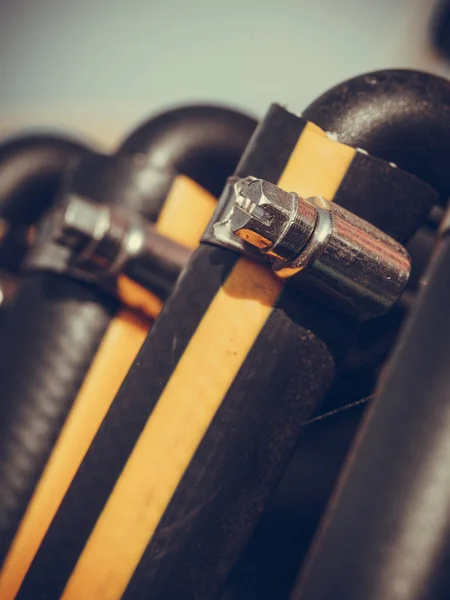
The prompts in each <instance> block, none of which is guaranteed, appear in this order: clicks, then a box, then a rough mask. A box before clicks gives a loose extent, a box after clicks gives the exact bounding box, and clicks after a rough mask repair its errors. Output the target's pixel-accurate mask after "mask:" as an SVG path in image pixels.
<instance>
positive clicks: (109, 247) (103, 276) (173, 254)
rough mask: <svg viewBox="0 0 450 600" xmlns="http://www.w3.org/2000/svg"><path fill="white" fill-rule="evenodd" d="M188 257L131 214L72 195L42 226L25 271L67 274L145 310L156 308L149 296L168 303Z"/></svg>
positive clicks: (183, 249) (46, 218)
mask: <svg viewBox="0 0 450 600" xmlns="http://www.w3.org/2000/svg"><path fill="white" fill-rule="evenodd" d="M190 254H191V252H190V250H188V249H187V248H185V247H184V246H181V245H180V244H177V243H175V242H172V241H171V240H169V239H167V238H166V237H164V236H162V235H160V234H159V233H158V232H157V231H156V229H155V227H154V226H153V225H151V224H150V223H148V222H147V221H146V220H145V219H143V218H142V217H140V216H139V215H137V214H135V213H134V212H132V211H129V210H124V209H122V208H117V207H109V206H105V205H101V204H96V203H93V202H91V201H89V200H87V199H86V198H83V197H81V196H78V195H72V196H70V197H69V199H68V202H67V203H66V205H65V206H64V207H62V208H57V209H54V210H53V211H52V212H50V213H49V214H48V215H47V216H46V217H45V218H44V219H43V221H42V222H41V223H40V225H39V227H38V230H37V233H36V238H35V241H34V244H33V247H32V249H31V251H30V253H29V256H28V258H27V261H26V269H27V270H28V271H31V270H32V271H36V270H46V271H49V270H50V271H54V272H57V273H65V274H67V275H70V276H71V277H75V278H77V279H81V280H83V281H86V282H89V283H93V284H95V285H97V286H98V287H99V288H101V289H102V290H104V291H106V292H108V293H112V294H114V295H115V296H116V297H117V298H118V299H120V300H121V301H122V302H124V303H125V304H127V305H130V304H131V305H132V304H133V303H134V301H133V299H132V297H135V298H136V299H137V300H136V306H132V307H133V308H139V309H140V310H144V311H145V307H146V306H151V307H153V306H154V302H152V301H149V302H146V301H145V297H144V296H145V294H146V295H150V296H151V297H152V298H153V299H154V298H158V299H160V300H163V299H165V298H166V297H167V295H168V294H169V293H170V291H171V290H172V288H173V285H174V283H175V281H176V279H177V277H178V275H179V274H180V271H181V270H182V269H183V268H184V266H185V265H186V264H187V262H188V259H189V256H190ZM130 282H132V284H133V294H130V285H129V283H130ZM124 284H126V285H124ZM136 292H138V293H136ZM143 295H144V296H143ZM149 300H150V299H149ZM152 310H153V309H152ZM152 310H151V311H149V312H152ZM146 312H147V311H146ZM151 316H154V315H151Z"/></svg>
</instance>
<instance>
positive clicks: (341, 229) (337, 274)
mask: <svg viewBox="0 0 450 600" xmlns="http://www.w3.org/2000/svg"><path fill="white" fill-rule="evenodd" d="M230 190H232V191H231V193H230ZM227 193H228V197H227V198H228V201H227V202H226V203H224V206H223V209H222V210H223V212H222V214H223V218H222V219H219V221H218V222H217V223H216V224H215V225H213V226H212V227H210V228H209V230H208V232H207V234H206V236H205V239H206V241H210V242H211V241H212V239H214V240H215V242H214V243H219V244H220V245H223V246H226V247H229V248H233V249H235V250H236V249H239V251H240V252H242V253H244V254H247V255H250V256H253V257H256V258H257V259H259V260H263V261H264V262H267V263H268V264H269V265H270V267H271V268H272V270H273V271H274V272H275V273H276V274H277V276H278V277H280V278H281V279H285V280H286V281H287V282H289V283H290V284H291V285H294V286H296V287H298V288H299V289H301V290H302V291H303V292H305V293H307V294H308V295H312V296H313V297H315V298H318V299H320V300H321V301H322V302H326V303H327V304H328V305H330V304H331V306H333V307H334V308H337V309H339V310H341V311H344V312H350V313H352V314H354V315H355V316H357V317H358V318H359V319H368V318H373V317H376V316H379V315H381V314H383V313H385V312H386V311H387V310H388V309H389V308H390V307H391V306H392V305H393V304H394V303H395V302H396V301H397V300H398V298H399V297H400V295H401V294H402V292H403V290H404V288H405V286H406V283H407V281H408V278H409V274H410V269H411V263H410V259H409V256H408V253H407V252H406V250H405V249H404V248H403V246H402V245H401V244H399V243H398V242H397V241H396V240H394V239H393V238H391V237H390V236H388V235H386V234H385V233H383V232H382V231H380V230H379V229H377V228H376V227H374V226H373V225H371V224H370V223H368V222H366V221H364V220H363V219H360V218H359V217H357V216H356V215H355V214H353V213H351V212H349V211H347V210H345V209H344V208H342V207H341V206H338V205H336V204H333V203H332V202H329V201H327V200H326V199H324V198H321V197H318V196H317V197H313V198H307V199H304V198H301V197H299V196H298V195H297V194H295V193H288V192H285V191H284V190H282V189H280V188H279V187H278V186H276V185H274V184H272V183H270V182H268V181H264V180H262V179H256V178H254V177H248V178H245V179H236V178H234V179H232V180H231V181H230V182H229V188H228V191H227ZM225 205H226V206H225ZM236 238H237V239H238V240H239V241H238V242H236Z"/></svg>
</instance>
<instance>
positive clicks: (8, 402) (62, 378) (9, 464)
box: [0, 274, 114, 561]
mask: <svg viewBox="0 0 450 600" xmlns="http://www.w3.org/2000/svg"><path fill="white" fill-rule="evenodd" d="M113 310H114V307H113V305H112V303H111V302H110V301H106V299H105V298H103V297H99V295H98V294H97V293H95V292H93V291H91V290H90V289H88V288H87V287H85V286H84V285H82V284H80V283H78V282H75V281H72V280H70V279H68V278H62V277H60V276H54V275H51V274H46V275H32V276H29V277H27V278H26V280H25V281H24V283H23V285H22V287H21V290H20V292H19V294H18V297H17V298H16V302H15V304H14V306H13V307H12V308H11V309H10V311H9V313H8V317H7V318H5V319H2V321H1V323H0V561H3V560H4V558H5V554H6V552H7V550H8V546H9V544H10V543H11V541H12V538H13V535H14V533H15V530H16V528H17V526H18V524H19V522H20V519H21V517H22V515H23V513H24V511H25V509H26V506H27V504H28V501H29V499H30V497H31V494H32V492H33V489H34V487H35V485H36V483H37V481H38V479H39V477H40V474H41V472H42V469H43V468H44V466H45V463H46V461H47V459H48V457H49V454H50V451H51V448H52V446H53V444H54V443H55V440H56V438H57V435H58V433H59V430H60V428H61V425H62V423H63V422H64V419H65V418H66V415H67V413H68V411H69V409H70V407H71V405H72V402H73V400H74V399H75V396H76V394H77V393H78V390H79V387H80V385H81V382H82V380H83V378H84V376H85V374H86V371H87V369H88V367H89V364H90V363H91V361H92V358H93V356H94V354H95V352H96V350H97V347H98V345H99V343H100V341H101V339H102V337H103V335H104V332H105V330H106V328H107V326H108V323H109V321H110V319H111V316H112V311H113ZM37 358H38V360H37Z"/></svg>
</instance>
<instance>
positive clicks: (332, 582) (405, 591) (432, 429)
mask: <svg viewBox="0 0 450 600" xmlns="http://www.w3.org/2000/svg"><path fill="white" fill-rule="evenodd" d="M420 78H421V80H422V81H425V80H424V78H423V76H422V74H421V75H420ZM416 80H417V79H416ZM351 85H352V83H350V86H351ZM355 86H356V87H358V86H359V82H358V81H355ZM442 87H443V89H445V97H447V94H448V89H449V87H450V84H449V83H448V82H442ZM433 89H435V84H433V85H432V86H431V90H433ZM437 97H438V98H441V99H443V98H444V94H443V92H442V93H441V94H440V95H439V94H438V96H437ZM426 98H429V95H426ZM447 102H448V101H447ZM420 114H421V109H420V108H419V109H418V117H419V115H420ZM437 114H438V115H440V120H441V129H442V132H441V133H439V134H438V136H437V139H439V140H441V142H440V143H441V150H442V159H440V160H438V161H437V162H436V168H435V169H434V170H433V169H432V168H431V161H432V159H433V156H434V157H436V155H437V153H438V149H439V146H438V143H437V141H436V140H433V139H431V133H432V132H433V131H435V129H433V128H431V129H430V137H429V141H430V142H431V150H430V155H429V156H428V158H427V162H428V165H429V166H428V167H427V169H426V170H424V171H423V173H427V174H428V177H429V179H430V181H431V180H432V181H433V183H434V184H435V185H440V186H442V187H441V194H442V195H443V196H444V195H445V194H446V195H447V196H448V193H449V191H450V190H449V188H448V187H446V186H447V183H448V182H447V181H446V177H445V176H440V173H439V171H438V169H437V167H438V166H439V165H442V168H443V173H444V175H447V173H446V169H445V168H444V165H445V162H446V153H447V152H448V147H449V144H448V142H447V143H445V142H444V137H443V136H446V139H447V140H448V139H450V138H449V137H448V134H449V132H448V130H447V129H448V107H447V110H444V109H442V110H439V108H438V107H437ZM433 117H434V115H432V116H431V119H433ZM429 118H430V117H429V116H428V117H427V116H424V125H423V127H425V126H426V124H427V123H428V122H429ZM419 137H420V136H419ZM407 139H408V140H409V142H410V144H411V145H412V146H414V147H417V146H418V140H419V138H414V137H413V134H412V133H409V135H408V136H407ZM414 140H415V143H414ZM393 147H394V151H395V143H394V145H393ZM405 147H406V144H405ZM387 148H388V146H387ZM426 150H427V148H426V146H423V147H420V148H419V150H418V151H419V153H420V154H424V153H426ZM406 152H407V154H410V158H408V160H411V153H412V152H414V149H413V150H412V151H411V150H406ZM418 160H419V158H418ZM444 161H445V162H444ZM410 164H411V166H412V165H414V161H413V160H411V163H410ZM446 222H447V217H446V218H444V222H443V237H442V240H441V241H440V242H439V243H438V245H437V248H436V251H435V254H434V256H433V257H432V261H431V265H430V267H429V271H428V272H427V275H426V285H425V286H423V288H422V290H421V292H420V294H419V297H418V300H417V302H416V305H415V307H414V310H413V313H412V315H411V316H410V318H409V320H408V322H407V324H406V327H405V330H404V331H403V333H402V335H401V337H400V340H399V342H398V344H397V347H396V350H395V352H394V354H393V357H392V358H391V360H390V363H389V367H388V370H387V372H386V373H385V375H384V376H383V379H382V381H381V382H380V387H379V390H378V398H377V400H376V401H375V402H374V404H373V406H372V408H371V410H370V411H369V413H368V415H367V418H366V419H365V421H364V424H363V427H362V431H361V432H360V435H359V436H358V439H357V442H356V444H355V447H354V448H353V450H352V451H351V453H350V455H349V458H348V461H347V464H346V467H345V469H344V472H343V474H342V476H341V480H340V482H339V485H338V487H337V490H336V491H335V494H334V498H333V500H332V503H331V505H330V507H329V509H328V513H327V515H326V517H325V519H324V522H323V527H322V529H321V531H320V533H319V535H318V537H317V540H316V542H315V544H314V546H313V549H312V552H311V554H310V557H309V561H308V562H307V564H306V567H305V569H304V572H303V575H302V577H301V579H300V582H299V585H298V586H297V589H296V592H295V593H294V595H293V597H294V598H298V599H299V600H300V599H302V600H313V599H314V600H322V599H323V600H325V599H328V598H331V597H339V598H340V597H342V598H346V599H348V600H353V599H356V598H358V599H359V598H365V599H367V600H375V599H376V600H394V599H396V600H400V599H401V600H419V599H423V600H425V599H427V600H438V599H440V598H447V597H448V589H449V578H448V561H449V557H450V552H449V547H448V540H447V538H448V530H449V526H450V510H449V507H450V496H449V484H448V468H447V465H448V462H449V459H450V454H449V448H448V439H449V435H450V430H449V419H448V389H449V386H450V382H449V379H448V361H449V353H450V347H449V345H448V342H447V339H448V330H449V327H450V324H449V322H448V317H447V313H446V310H445V308H446V306H447V302H446V301H447V296H448V294H449V288H450V281H449V276H448V273H449V266H450V242H449V237H448V233H447V229H446V225H445V223H446Z"/></svg>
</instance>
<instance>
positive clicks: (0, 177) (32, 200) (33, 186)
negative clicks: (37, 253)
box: [0, 134, 90, 226]
mask: <svg viewBox="0 0 450 600" xmlns="http://www.w3.org/2000/svg"><path fill="white" fill-rule="evenodd" d="M89 151H90V150H89V148H88V146H86V145H85V144H83V143H82V142H79V141H77V140H74V139H71V138H68V137H62V136H59V135H52V134H30V135H21V136H14V137H11V138H9V139H6V140H5V141H4V142H2V143H1V144H0V217H2V218H4V219H6V220H7V221H8V222H9V223H11V224H12V225H14V226H16V225H30V224H32V223H34V222H35V221H36V220H37V219H38V218H39V217H40V216H41V214H42V213H43V212H44V211H45V210H46V209H47V208H48V207H49V206H50V205H51V203H52V202H53V201H54V199H55V197H56V192H57V190H58V189H59V187H60V185H61V179H62V176H63V174H64V172H65V170H66V168H67V167H68V166H69V165H70V164H71V163H74V162H75V161H77V160H78V159H79V158H80V157H81V156H83V155H85V154H86V153H88V152H89Z"/></svg>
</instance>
